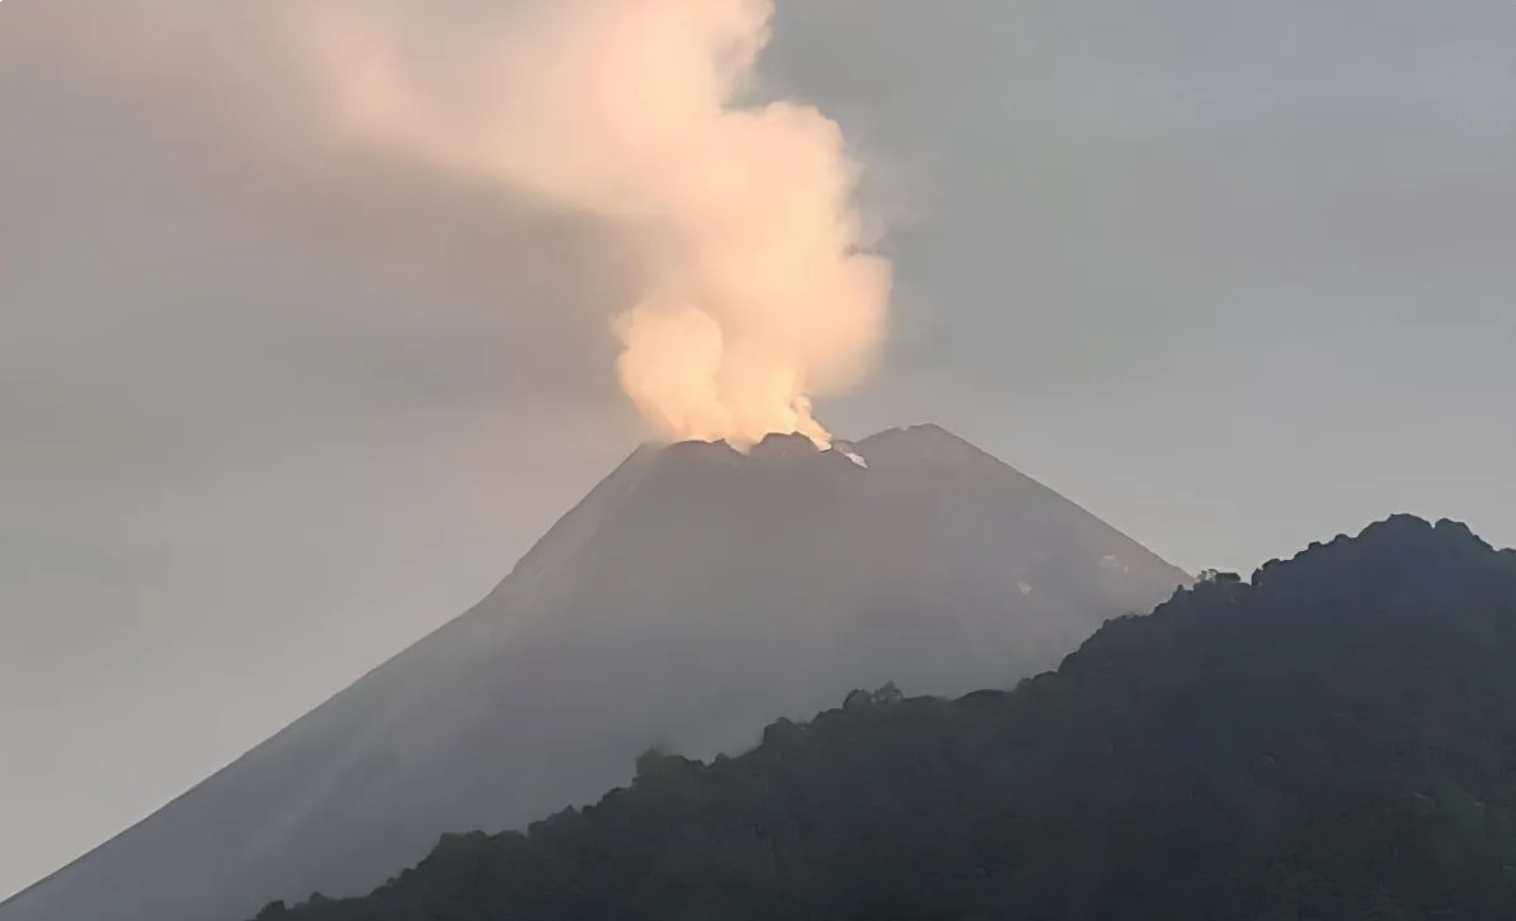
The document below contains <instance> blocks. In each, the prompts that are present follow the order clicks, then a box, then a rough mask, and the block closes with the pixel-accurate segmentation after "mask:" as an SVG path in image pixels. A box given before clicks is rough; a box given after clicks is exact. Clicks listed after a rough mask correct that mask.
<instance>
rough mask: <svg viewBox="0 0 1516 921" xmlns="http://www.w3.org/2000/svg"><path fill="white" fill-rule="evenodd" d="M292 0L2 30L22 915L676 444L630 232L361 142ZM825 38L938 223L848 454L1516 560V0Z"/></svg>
mask: <svg viewBox="0 0 1516 921" xmlns="http://www.w3.org/2000/svg"><path fill="white" fill-rule="evenodd" d="M385 2H386V3H387V4H388V5H390V6H395V7H406V6H407V5H409V6H410V7H411V8H413V9H414V8H417V3H419V0H385ZM492 6H493V5H492V4H490V3H487V2H484V0H447V2H435V0H430V2H428V3H426V4H425V8H426V9H427V11H428V18H429V19H431V20H434V24H437V25H438V26H439V28H440V27H441V25H443V24H447V25H457V24H458V23H459V22H466V21H468V19H469V17H480V16H488V15H489V14H490V11H491V7H492ZM259 16H260V14H259V13H258V12H257V8H255V7H254V6H252V5H247V4H238V5H231V4H226V5H210V4H204V3H199V2H192V0H119V2H114V0H113V2H107V0H12V2H9V3H5V4H4V5H3V8H0V215H3V218H0V509H4V512H3V515H0V739H3V740H4V744H3V746H0V893H4V892H9V891H11V890H14V889H17V888H19V887H21V886H23V885H25V884H27V883H29V882H31V881H33V880H34V879H35V878H37V877H38V876H39V875H41V874H42V873H45V872H47V871H49V870H51V869H54V868H55V867H56V866H58V865H59V864H61V863H62V862H63V861H65V860H67V859H69V858H71V857H73V856H76V855H77V854H78V853H80V852H81V851H83V850H84V849H86V848H87V847H89V846H91V845H93V844H95V843H98V842H99V841H100V840H102V839H104V838H105V837H107V836H108V835H110V834H112V833H114V832H116V831H119V830H120V829H121V828H123V827H124V826H125V825H127V824H129V823H130V822H132V821H134V820H136V819H138V818H140V817H142V816H143V815H145V814H146V813H148V812H149V811H150V810H151V809H153V808H155V807H156V806H158V805H161V804H162V803H163V802H165V801H166V800H167V799H169V798H170V797H172V796H173V795H175V794H177V793H179V792H181V791H182V790H183V789H184V788H186V787H187V786H188V785H190V784H191V783H193V782H194V781H196V780H198V779H200V778H202V777H203V776H205V775H206V774H207V773H209V772H210V771H212V770H214V769H216V768H218V767H219V766H221V765H223V764H225V763H226V762H227V761H229V760H230V759H231V758H233V757H235V756H236V755H238V754H240V753H241V752H243V751H245V750H246V749H247V748H249V747H251V746H252V745H253V744H255V743H257V742H258V741H260V740H261V739H262V738H264V737H265V736H267V735H268V734H269V733H271V732H272V731H274V730H276V729H278V728H279V727H280V726H282V725H283V724H285V723H286V722H288V721H289V720H290V719H291V718H293V717H295V716H297V715H299V714H300V713H302V712H304V711H305V710H307V709H309V708H310V707H311V706H314V705H315V704H317V703H319V702H320V701H321V700H322V699H323V698H324V697H325V696H327V695H328V694H330V693H331V692H333V691H335V690H337V689H339V688H340V687H342V686H344V685H346V684H347V683H348V682H350V681H351V680H353V679H354V678H356V677H357V676H358V675H359V674H361V673H362V672H363V671H364V670H365V669H366V668H368V667H370V666H372V665H374V664H376V663H378V662H379V661H381V660H382V659H383V658H385V657H387V656H388V655H389V654H390V653H392V652H395V651H397V650H398V649H400V648H401V647H403V646H404V645H405V644H407V643H408V642H410V641H411V640H413V639H415V638H417V637H419V636H420V635H422V634H423V633H425V632H427V631H429V630H430V629H432V628H434V627H436V626H438V625H440V624H441V623H443V622H444V621H445V620H447V619H448V618H449V617H451V616H452V615H454V614H457V613H459V612H460V611H462V610H463V609H464V608H465V607H466V606H468V605H469V604H470V603H472V602H473V601H474V600H476V599H477V598H478V597H479V596H481V595H482V594H483V593H484V592H485V591H486V590H488V589H489V588H490V587H491V586H492V585H493V584H494V583H495V582H496V581H497V580H498V579H499V578H500V577H501V576H503V575H504V574H505V572H506V571H507V570H508V569H509V567H510V565H511V563H512V562H513V561H514V559H515V558H516V556H518V555H519V554H520V552H522V551H523V550H524V548H525V547H526V545H527V544H528V543H529V542H530V540H531V539H532V538H534V537H535V536H537V535H538V534H539V533H541V531H542V530H543V529H544V528H545V527H546V526H547V525H548V524H550V523H551V522H552V521H553V520H554V519H555V517H556V516H557V515H558V514H559V513H560V512H561V511H563V510H564V509H565V508H566V507H567V506H568V505H569V504H570V503H571V502H572V501H574V500H575V499H577V498H578V496H579V495H580V494H582V493H583V492H584V491H585V490H586V489H587V488H588V487H589V486H591V485H592V484H593V483H594V482H595V481H596V480H597V479H598V477H599V476H600V475H601V474H602V473H604V472H605V471H606V470H608V469H609V468H610V467H611V466H612V465H613V464H614V463H615V462H616V461H618V460H619V459H620V457H621V456H622V455H623V454H625V453H626V452H627V451H628V450H629V449H630V448H631V447H632V446H633V444H634V443H635V442H636V440H637V439H638V437H639V427H638V425H637V423H636V421H635V419H634V417H633V415H632V413H631V411H630V410H629V408H628V407H627V405H626V403H625V401H624V399H623V398H622V397H621V396H620V395H619V394H618V393H617V392H616V382H615V368H614V355H615V343H614V341H613V339H612V337H611V336H610V334H609V332H608V327H607V325H606V323H605V318H606V316H607V315H608V314H607V312H606V311H607V309H608V308H607V305H608V304H613V303H614V302H615V300H616V296H617V292H618V290H619V288H618V286H619V285H620V283H621V281H622V280H623V279H622V276H621V273H622V272H623V271H624V268H625V267H624V266H623V265H621V264H620V263H618V262H617V260H616V259H615V258H614V257H613V255H607V253H609V252H611V250H608V249H607V247H605V246H604V245H602V243H603V241H602V240H601V239H600V235H601V234H602V232H603V231H602V229H601V228H598V227H597V226H594V225H593V223H592V222H587V221H585V220H583V219H578V218H572V217H570V216H567V215H563V214H557V213H554V212H552V211H551V210H550V209H545V208H543V207H540V206H539V205H538V204H535V203H532V202H523V201H506V200H505V196H503V195H502V194H501V193H500V192H499V191H498V190H497V189H493V188H482V187H477V186H471V185H469V184H467V183H461V182H445V181H442V180H439V179H438V178H437V177H435V176H434V175H430V174H428V173H426V172H424V171H419V170H414V169H410V168H408V167H407V166H406V165H405V164H396V163H384V162H380V161H377V160H373V159H363V158H355V159H349V158H345V157H342V156H337V155H334V154H332V153H331V152H330V151H327V150H325V149H321V148H318V146H317V145H316V144H315V142H313V141H310V140H309V139H308V138H307V137H306V135H305V134H304V133H302V132H303V129H302V125H303V124H304V119H305V118H306V117H307V116H306V113H305V112H304V111H303V105H302V104H303V102H304V101H305V100H304V98H303V97H302V95H301V93H300V87H299V85H298V83H296V82H294V81H293V80H292V79H291V78H290V77H289V75H288V74H287V73H286V68H284V67H282V65H281V60H280V58H279V56H278V55H277V54H276V53H275V52H274V51H272V50H271V48H272V42H273V39H272V38H271V37H270V33H269V32H268V30H267V29H266V28H265V26H266V24H265V23H263V22H261V20H260V18H259ZM134 17H144V18H141V19H135V20H134ZM777 27H778V39H777V42H776V46H775V47H774V49H773V51H772V54H771V55H770V56H769V58H768V59H767V60H766V62H765V64H764V66H763V68H762V69H763V71H764V73H765V75H766V78H767V81H768V83H767V87H766V89H767V91H769V92H784V93H787V94H794V95H796V96H799V97H802V98H805V99H809V100H812V101H815V102H817V103H819V104H820V105H821V106H822V108H823V109H824V110H826V111H827V112H828V113H830V114H831V115H833V116H835V117H836V118H837V119H838V120H839V121H840V122H841V123H842V124H843V126H844V128H846V129H847V131H848V133H849V135H850V137H851V138H852V139H853V141H854V142H855V145H856V149H857V150H858V152H859V153H860V155H861V156H862V157H863V159H864V160H865V161H866V162H868V163H869V164H870V165H871V166H872V167H873V168H874V173H873V174H872V179H871V186H870V189H871V192H872V200H873V201H874V202H875V204H876V205H878V206H879V207H881V208H882V209H883V211H884V213H886V214H888V215H889V216H890V217H891V218H892V220H893V223H894V232H893V234H892V236H891V237H890V238H889V240H888V250H889V252H890V254H891V255H892V256H893V257H894V258H895V260H896V266H897V272H898V276H897V282H898V285H897V290H896V294H895V302H894V315H893V325H894V328H895V332H894V335H893V338H892V339H891V340H890V342H889V345H888V347H887V354H886V359H885V362H884V365H883V367H882V369H881V371H880V373H879V374H878V375H877V376H876V377H875V378H874V379H873V381H872V382H870V383H869V384H868V385H866V386H865V387H863V388H861V389H860V390H859V391H858V392H857V393H856V395H855V396H853V397H851V398H849V399H847V400H845V401H832V402H829V403H825V404H823V405H822V406H820V407H819V413H820V415H821V417H822V418H823V420H824V421H826V422H827V423H828V424H829V425H831V426H832V427H833V428H834V429H836V430H837V431H839V433H840V434H842V435H844V436H846V435H848V434H864V433H867V432H868V431H871V430H873V429H876V428H880V427H884V426H887V425H893V424H899V423H907V422H915V421H926V420H935V421H939V422H942V423H944V424H946V425H947V426H948V427H950V428H952V429H954V430H956V431H957V432H958V433H960V434H962V435H964V436H965V437H967V438H969V439H970V440H972V441H975V442H976V443H978V444H979V445H981V446H982V447H984V448H986V449H988V450H990V451H992V452H993V453H995V454H997V455H999V456H1000V457H1002V458H1004V459H1006V460H1007V461H1009V462H1011V463H1012V464H1014V465H1016V466H1017V467H1019V468H1020V469H1022V470H1024V471H1025V472H1027V473H1029V474H1031V475H1032V476H1035V477H1037V478H1039V479H1041V480H1043V481H1044V482H1046V483H1048V484H1049V485H1051V486H1052V487H1054V488H1056V489H1058V490H1059V491H1061V492H1063V493H1064V494H1066V495H1067V496H1069V497H1070V498H1072V499H1074V500H1075V501H1077V502H1079V503H1081V504H1082V505H1084V506H1085V507H1087V508H1089V509H1090V510H1091V511H1093V512H1095V513H1096V514H1098V515H1100V516H1102V517H1104V518H1105V519H1107V520H1108V521H1110V522H1111V523H1113V524H1115V525H1116V526H1118V527H1120V528H1122V529H1124V530H1126V531H1127V532H1128V533H1130V534H1132V535H1133V536H1134V537H1136V538H1137V539H1139V540H1140V541H1142V542H1143V543H1145V544H1147V545H1148V546H1150V547H1152V548H1153V549H1154V550H1156V551H1157V552H1159V553H1160V554H1162V555H1164V556H1166V557H1167V558H1169V559H1170V560H1172V561H1173V562H1175V563H1176V564H1179V565H1181V566H1184V567H1186V568H1189V569H1191V570H1196V569H1199V568H1202V567H1209V566H1219V567H1223V568H1236V569H1243V570H1251V568H1252V567H1254V566H1255V565H1256V564H1258V563H1259V562H1261V561H1263V560H1266V559H1268V558H1270V557H1273V556H1279V555H1284V554H1288V553H1291V552H1294V551H1295V550H1296V549H1298V548H1299V547H1301V546H1302V545H1303V544H1305V543H1307V542H1309V541H1310V540H1314V539H1318V538H1327V537H1330V536H1332V535H1333V534H1335V533H1338V532H1340V531H1346V530H1355V529H1357V528H1359V527H1361V526H1362V525H1363V524H1365V523H1367V522H1368V521H1369V520H1371V519H1375V518H1380V517H1383V516H1385V515H1387V514H1389V513H1391V512H1395V511H1412V512H1417V513H1420V514H1423V515H1428V516H1449V517H1456V518H1461V519H1463V520H1466V521H1468V522H1469V523H1470V524H1472V525H1473V526H1474V527H1475V529H1476V530H1478V531H1479V532H1481V533H1482V534H1483V535H1484V536H1485V537H1486V538H1487V539H1489V540H1490V541H1491V542H1493V543H1496V544H1499V545H1503V546H1504V545H1510V544H1512V543H1516V485H1513V483H1512V480H1511V478H1510V475H1509V470H1510V469H1512V468H1513V467H1516V424H1512V422H1511V415H1512V414H1511V411H1510V409H1509V405H1508V404H1509V403H1510V401H1511V398H1512V396H1513V395H1516V361H1513V360H1512V358H1513V352H1516V259H1513V258H1512V256H1511V254H1512V252H1513V246H1516V243H1513V241H1516V55H1513V54H1512V53H1511V49H1512V48H1516V5H1512V4H1511V3H1510V0H1443V2H1440V3H1428V2H1426V0H1341V2H1338V3H1333V4H1323V3H1320V2H1312V0H1277V2H1274V3H1269V4H1246V5H1242V4H1227V3H1216V2H1214V0H1147V2H1145V3H1142V4H1135V3H1129V2H1122V0H1106V2H1099V3H1097V2H1094V0H1057V2H1040V0H1027V2H1013V3H1007V2H1003V0H930V2H928V0H787V2H782V3H781V9H780V14H779V20H778V23H777ZM165 49H167V50H165Z"/></svg>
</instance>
